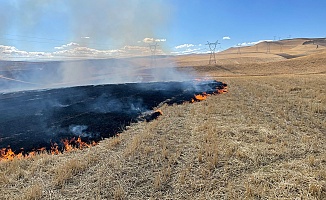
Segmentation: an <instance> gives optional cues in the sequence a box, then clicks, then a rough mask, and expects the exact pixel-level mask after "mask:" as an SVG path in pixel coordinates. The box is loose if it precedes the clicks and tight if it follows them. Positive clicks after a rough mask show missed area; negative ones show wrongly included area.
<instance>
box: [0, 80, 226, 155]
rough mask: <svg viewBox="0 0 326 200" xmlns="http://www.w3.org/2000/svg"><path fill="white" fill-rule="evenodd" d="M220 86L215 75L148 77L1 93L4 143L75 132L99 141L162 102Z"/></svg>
mask: <svg viewBox="0 0 326 200" xmlns="http://www.w3.org/2000/svg"><path fill="white" fill-rule="evenodd" d="M222 87H223V83H221V82H217V81H202V82H198V81H187V82H150V83H126V84H108V85H89V86H76V87H69V88H59V89H49V90H31V91H20V92H13V93H3V94H1V95H0V113H1V118H0V148H5V147H8V145H10V147H11V148H12V149H13V150H14V151H16V152H18V151H19V150H20V149H21V148H24V149H25V151H28V150H32V149H37V148H40V147H47V148H49V147H50V146H51V143H54V142H56V143H58V144H60V141H61V139H65V138H73V137H81V138H82V140H84V141H91V140H92V141H93V140H94V141H98V140H101V139H102V138H107V137H111V136H113V135H114V134H116V133H118V132H120V131H122V130H123V129H124V128H125V127H126V126H127V125H129V124H130V123H131V122H136V121H139V120H143V119H146V117H148V116H149V115H151V113H152V110H153V108H154V107H156V106H158V105H159V104H161V103H167V104H174V103H182V102H184V101H190V100H191V99H192V98H193V96H194V94H199V93H202V92H207V93H213V92H214V91H215V90H216V88H222Z"/></svg>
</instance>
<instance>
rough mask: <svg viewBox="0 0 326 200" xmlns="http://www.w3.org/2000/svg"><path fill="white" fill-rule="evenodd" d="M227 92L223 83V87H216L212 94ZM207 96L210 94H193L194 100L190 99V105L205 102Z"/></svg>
mask: <svg viewBox="0 0 326 200" xmlns="http://www.w3.org/2000/svg"><path fill="white" fill-rule="evenodd" d="M227 92H228V86H227V84H226V83H223V85H222V86H221V87H217V88H216V91H214V92H213V93H212V94H225V93H227ZM209 95H210V94H207V93H206V92H203V93H202V94H195V95H194V98H193V99H191V103H193V102H195V101H203V100H206V99H207V97H208V96H209Z"/></svg>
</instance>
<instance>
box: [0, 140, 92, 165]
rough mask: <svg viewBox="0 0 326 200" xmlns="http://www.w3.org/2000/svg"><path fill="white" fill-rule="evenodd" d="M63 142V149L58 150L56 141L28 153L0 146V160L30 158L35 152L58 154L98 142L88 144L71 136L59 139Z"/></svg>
mask: <svg viewBox="0 0 326 200" xmlns="http://www.w3.org/2000/svg"><path fill="white" fill-rule="evenodd" d="M61 142H62V143H63V150H59V145H58V144H57V143H54V144H51V148H50V150H47V149H46V148H45V147H42V148H39V149H36V150H33V151H31V152H28V153H24V149H21V152H20V153H17V154H16V153H15V152H14V151H12V149H11V148H10V147H8V148H2V149H0V162H1V161H10V160H13V159H15V158H16V159H22V158H31V157H34V156H36V155H37V154H41V153H46V154H51V155H58V154H61V153H63V152H69V151H73V150H77V149H84V148H89V147H91V146H95V145H97V144H98V143H97V142H95V141H93V142H91V143H90V144H88V143H86V142H83V141H82V140H81V138H80V137H78V138H77V139H75V138H72V139H70V140H69V139H63V140H61Z"/></svg>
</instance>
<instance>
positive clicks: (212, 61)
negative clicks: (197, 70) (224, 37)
mask: <svg viewBox="0 0 326 200" xmlns="http://www.w3.org/2000/svg"><path fill="white" fill-rule="evenodd" d="M217 44H220V43H218V40H216V42H208V41H207V44H206V45H208V47H209V49H210V51H211V52H210V55H209V63H208V64H209V65H210V64H216V58H215V49H216V45H217Z"/></svg>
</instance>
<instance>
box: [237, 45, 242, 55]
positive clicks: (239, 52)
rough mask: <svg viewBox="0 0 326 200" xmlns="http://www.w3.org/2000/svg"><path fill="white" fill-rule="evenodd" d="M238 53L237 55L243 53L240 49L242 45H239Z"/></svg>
mask: <svg viewBox="0 0 326 200" xmlns="http://www.w3.org/2000/svg"><path fill="white" fill-rule="evenodd" d="M237 46H238V51H237V54H241V51H240V48H241V44H238V45H237Z"/></svg>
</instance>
